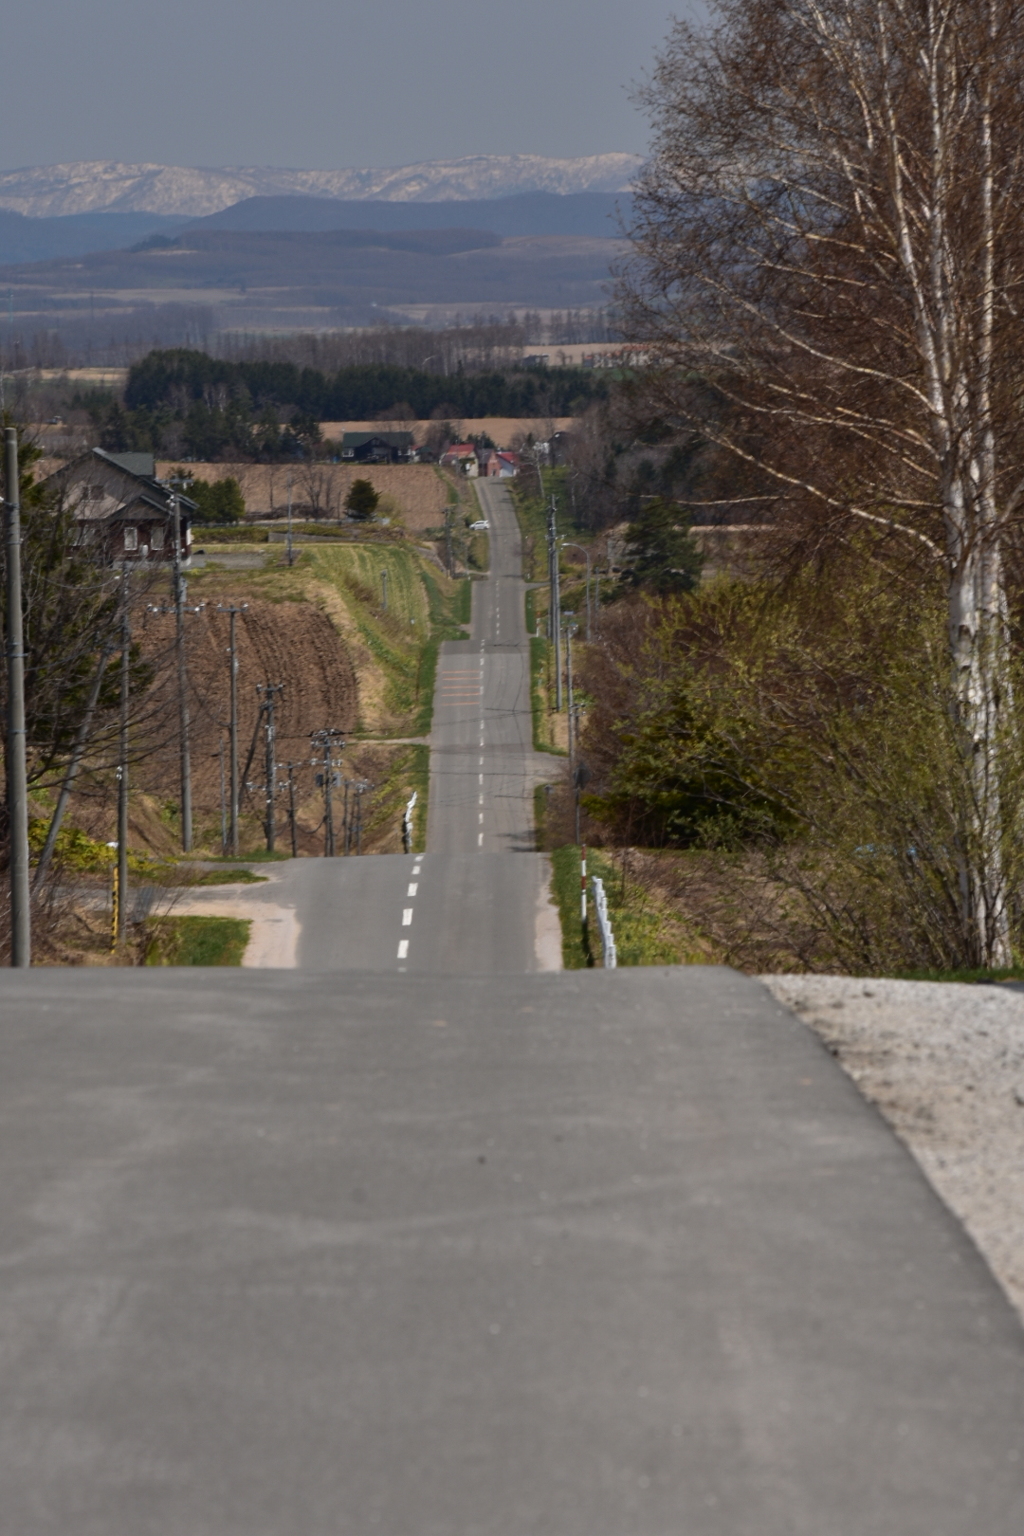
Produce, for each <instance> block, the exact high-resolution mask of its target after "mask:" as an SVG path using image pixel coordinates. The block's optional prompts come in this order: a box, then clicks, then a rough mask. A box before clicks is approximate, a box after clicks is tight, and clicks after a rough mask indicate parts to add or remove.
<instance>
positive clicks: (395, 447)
mask: <svg viewBox="0 0 1024 1536" xmlns="http://www.w3.org/2000/svg"><path fill="white" fill-rule="evenodd" d="M414 451H415V443H414V441H413V435H412V433H411V432H345V433H343V434H342V438H341V457H342V458H343V459H345V460H349V461H351V460H354V461H355V462H356V463H357V464H403V463H406V462H407V461H408V460H409V459H411V458H412V456H413V453H414Z"/></svg>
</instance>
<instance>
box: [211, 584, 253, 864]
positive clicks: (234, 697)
mask: <svg viewBox="0 0 1024 1536" xmlns="http://www.w3.org/2000/svg"><path fill="white" fill-rule="evenodd" d="M248 607H249V604H248V603H240V604H238V605H237V606H236V605H235V604H234V603H229V604H224V603H221V605H220V606H219V608H218V609H217V612H218V613H226V614H227V615H228V621H229V624H230V631H229V634H230V639H229V642H228V649H229V652H230V655H231V725H230V738H229V748H228V750H229V753H230V778H231V803H230V818H229V822H230V837H231V852H232V853H234V854H237V853H238V650H237V647H236V645H235V620H236V618H237V617H238V615H239V614H240V613H245V612H246V611H247V610H248Z"/></svg>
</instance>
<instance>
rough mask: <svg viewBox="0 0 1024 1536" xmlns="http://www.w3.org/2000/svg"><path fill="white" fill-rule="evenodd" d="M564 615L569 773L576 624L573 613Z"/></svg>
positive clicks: (571, 754) (572, 754) (571, 749)
mask: <svg viewBox="0 0 1024 1536" xmlns="http://www.w3.org/2000/svg"><path fill="white" fill-rule="evenodd" d="M565 617H566V625H565V670H566V684H567V695H568V697H567V703H568V706H569V707H568V726H569V738H568V746H569V772H570V773H571V772H572V766H573V757H574V755H575V754H574V752H573V729H572V728H573V725H574V723H575V722H574V720H573V712H574V711H573V700H572V637H573V633H574V631H575V629H576V626H575V624H573V623H572V622H571V621H572V619H573V618H574V617H575V615H574V614H571V613H567V614H566V616H565Z"/></svg>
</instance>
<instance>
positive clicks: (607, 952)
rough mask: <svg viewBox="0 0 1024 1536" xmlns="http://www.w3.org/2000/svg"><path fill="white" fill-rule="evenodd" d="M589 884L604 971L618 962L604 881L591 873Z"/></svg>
mask: <svg viewBox="0 0 1024 1536" xmlns="http://www.w3.org/2000/svg"><path fill="white" fill-rule="evenodd" d="M591 884H592V885H593V887H594V911H595V912H596V913H597V931H598V933H599V934H600V935H601V953H602V955H603V957H604V968H605V970H606V971H613V970H615V968H616V966H617V965H618V963H619V962H618V954H617V951H616V949H615V935H614V933H613V932H612V925H611V919H610V918H609V916H608V901H607V898H606V896H605V894H604V881H603V880H601V879H600V878H599V877H598V876H597V875H593V876H591Z"/></svg>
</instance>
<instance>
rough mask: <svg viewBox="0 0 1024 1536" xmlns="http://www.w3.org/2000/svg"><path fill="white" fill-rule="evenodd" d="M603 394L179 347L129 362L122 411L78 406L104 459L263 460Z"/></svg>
mask: <svg viewBox="0 0 1024 1536" xmlns="http://www.w3.org/2000/svg"><path fill="white" fill-rule="evenodd" d="M608 388H609V382H608V379H607V377H605V376H604V375H603V374H598V373H595V372H594V371H593V370H591V369H585V368H542V367H534V368H507V369H502V370H489V371H486V372H471V371H468V370H464V369H459V370H458V371H456V372H455V373H453V374H447V375H445V374H438V373H431V372H428V371H426V370H425V369H422V368H410V367H397V366H393V365H387V364H361V365H355V366H349V367H342V368H339V369H337V370H336V371H335V372H334V373H327V372H323V371H321V370H319V369H316V368H309V367H299V366H297V365H296V364H295V363H291V362H275V361H259V360H257V361H238V362H236V361H228V360H225V359H221V358H216V357H212V356H210V355H209V354H208V353H205V352H199V351H191V350H187V349H184V348H181V349H176V350H172V351H157V352H151V353H149V355H148V356H147V357H145V358H143V359H142V360H141V361H140V362H138V363H136V364H135V365H134V366H133V367H132V368H131V369H130V370H129V373H128V380H127V383H126V386H125V391H124V399H123V402H122V401H121V400H118V399H116V398H112V397H110V396H109V395H108V396H102V395H93V396H90V397H88V398H85V397H83V400H82V403H83V404H84V405H85V406H86V408H87V409H89V410H90V413H91V414H92V417H93V420H94V421H95V423H96V426H97V430H98V432H99V435H100V440H101V443H102V445H103V446H104V447H105V448H108V449H109V450H110V451H111V452H126V451H131V450H152V451H154V452H161V451H163V452H167V453H169V454H171V455H174V454H185V455H188V456H189V457H191V458H195V459H218V458H223V457H226V456H229V455H230V456H239V457H255V458H263V459H274V458H292V457H300V456H303V455H305V454H308V453H310V452H311V451H315V448H316V444H317V443H318V442H319V439H320V436H321V434H320V429H319V424H320V423H321V422H324V421H366V420H374V419H391V420H396V421H402V420H416V419H419V420H427V419H429V418H430V417H435V418H439V417H441V416H443V417H446V418H448V419H451V420H459V419H461V418H463V417H480V416H512V417H542V418H543V417H552V416H565V415H572V414H575V413H576V412H578V411H580V410H581V409H584V408H585V407H586V406H587V405H588V404H590V403H591V402H592V401H595V400H601V399H604V398H606V397H607V394H608Z"/></svg>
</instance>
